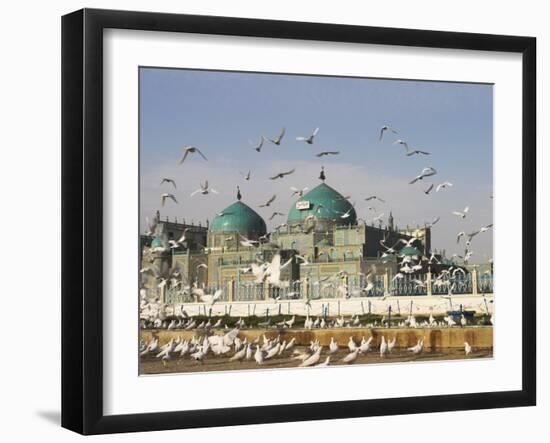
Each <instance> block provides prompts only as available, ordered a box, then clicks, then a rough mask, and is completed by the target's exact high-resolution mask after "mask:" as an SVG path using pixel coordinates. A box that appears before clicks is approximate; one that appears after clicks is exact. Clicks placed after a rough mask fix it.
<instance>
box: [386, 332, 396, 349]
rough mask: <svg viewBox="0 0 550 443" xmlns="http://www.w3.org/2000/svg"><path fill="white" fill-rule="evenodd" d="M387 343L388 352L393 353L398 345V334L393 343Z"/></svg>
mask: <svg viewBox="0 0 550 443" xmlns="http://www.w3.org/2000/svg"><path fill="white" fill-rule="evenodd" d="M387 343H388V352H391V351H393V348H395V344H396V343H397V334H396V335H395V337H393V340H392V341H388V342H387Z"/></svg>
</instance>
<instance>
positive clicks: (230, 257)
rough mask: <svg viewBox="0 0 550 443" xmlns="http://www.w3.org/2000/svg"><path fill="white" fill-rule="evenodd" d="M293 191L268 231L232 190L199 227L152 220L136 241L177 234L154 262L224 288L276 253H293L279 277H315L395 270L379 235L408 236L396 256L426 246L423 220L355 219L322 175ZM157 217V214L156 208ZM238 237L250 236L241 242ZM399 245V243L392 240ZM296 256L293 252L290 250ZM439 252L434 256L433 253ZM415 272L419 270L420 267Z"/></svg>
mask: <svg viewBox="0 0 550 443" xmlns="http://www.w3.org/2000/svg"><path fill="white" fill-rule="evenodd" d="M320 178H321V181H322V182H321V184H319V185H318V186H316V187H315V188H313V189H311V190H310V191H309V192H307V193H305V194H303V195H302V196H301V197H300V198H298V199H297V200H296V201H295V203H294V204H293V205H292V207H291V208H290V209H289V211H288V217H287V221H286V223H284V224H283V225H281V226H279V227H278V228H277V229H275V230H274V231H273V232H272V233H271V234H268V232H267V228H266V223H265V221H264V219H263V218H262V217H261V216H260V215H259V214H258V213H257V212H256V211H254V209H252V208H251V207H250V206H248V205H247V204H246V203H244V202H243V201H242V196H241V193H240V191H239V192H238V193H237V199H236V201H235V202H234V203H232V204H231V205H229V206H228V207H226V208H225V209H223V210H222V211H221V212H219V213H218V214H217V215H216V216H215V217H214V218H213V219H212V222H211V223H208V222H207V223H206V226H203V225H200V224H199V225H196V224H193V223H192V224H186V223H185V222H183V223H178V222H177V220H175V221H168V220H166V221H159V223H158V227H157V234H156V235H155V236H154V237H145V236H143V237H142V246H159V245H161V243H162V241H161V238H162V236H164V238H165V239H166V238H167V239H168V240H170V239H179V238H180V236H181V235H182V234H183V233H184V232H185V233H186V241H185V242H184V244H183V245H182V248H179V249H173V250H171V251H169V252H168V251H165V252H162V253H157V254H156V255H155V258H154V261H155V262H156V263H157V265H158V266H159V269H163V268H164V269H169V268H170V267H172V266H174V265H175V264H178V265H179V267H180V269H182V270H183V274H184V277H185V278H186V280H187V282H189V283H191V282H196V283H197V284H198V285H199V286H200V287H210V288H212V287H231V288H235V286H236V285H237V287H238V285H239V284H243V283H246V282H253V281H254V275H253V274H252V273H250V272H246V269H247V267H249V266H250V264H251V263H258V262H266V261H271V259H272V257H273V256H274V255H275V254H277V253H278V254H280V255H281V259H282V261H283V262H286V261H287V260H288V259H290V258H292V257H295V259H294V260H292V262H291V264H290V265H289V266H287V267H286V268H285V269H284V271H283V273H282V275H281V280H286V281H303V280H304V279H307V280H310V281H320V280H322V279H324V278H326V277H329V276H333V275H334V274H337V273H338V272H341V271H345V272H344V273H345V274H346V275H349V276H360V275H364V274H366V273H368V272H369V271H370V269H371V268H372V265H373V264H375V265H376V269H377V272H379V273H381V274H383V273H385V272H388V271H387V270H389V272H390V273H391V274H395V273H397V272H399V269H398V268H399V266H400V265H399V264H398V259H397V257H396V256H395V255H392V254H390V255H387V254H386V255H384V256H383V253H384V251H385V249H384V248H383V247H382V246H381V244H380V241H381V240H384V242H385V244H387V245H389V246H392V245H394V244H395V243H396V241H397V240H398V239H400V238H402V239H405V240H409V239H411V238H413V237H414V238H416V239H417V240H416V241H415V242H413V246H405V247H401V249H400V250H399V255H400V256H403V255H406V256H409V257H412V258H413V259H415V260H420V259H421V258H422V256H426V255H428V256H429V253H430V251H431V231H430V227H416V228H408V227H407V228H405V229H399V228H398V227H397V226H396V225H395V222H394V218H393V215H392V214H391V213H390V215H389V218H388V220H387V223H386V225H385V226H383V223H382V221H379V223H378V225H377V226H375V225H374V224H370V225H369V224H367V223H366V222H365V221H364V220H361V219H358V217H357V214H356V212H355V209H354V207H353V205H352V204H351V203H350V202H349V201H348V199H347V198H345V197H344V196H343V195H342V194H340V192H338V191H337V190H336V189H334V188H332V187H331V186H330V185H329V184H327V183H326V182H325V176H324V173H322V174H321V177H320ZM157 218H158V219H159V220H160V214H158V212H157ZM243 237H244V238H246V239H249V240H252V241H255V242H258V243H256V244H255V245H254V246H243V245H242V243H241V241H242V240H243ZM400 246H403V245H400ZM297 256H299V257H297ZM439 257H441V256H439ZM425 268H426V269H424V270H423V271H420V272H427V266H426V267H425Z"/></svg>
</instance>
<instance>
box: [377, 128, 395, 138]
mask: <svg viewBox="0 0 550 443" xmlns="http://www.w3.org/2000/svg"><path fill="white" fill-rule="evenodd" d="M385 131H391V132H393V133H394V134H397V131H395V130H393V129H392V128H390V127H389V125H384V126H382V127H381V128H380V137H379V140H382V137H383V136H384V132H385Z"/></svg>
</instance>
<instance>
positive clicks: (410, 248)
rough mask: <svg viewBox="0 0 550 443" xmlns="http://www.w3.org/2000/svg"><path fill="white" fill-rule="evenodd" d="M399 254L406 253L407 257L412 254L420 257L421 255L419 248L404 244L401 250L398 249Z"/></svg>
mask: <svg viewBox="0 0 550 443" xmlns="http://www.w3.org/2000/svg"><path fill="white" fill-rule="evenodd" d="M399 254H400V255H406V256H408V257H412V256H417V257H421V256H422V252H420V250H418V248H415V247H414V246H405V247H404V248H401V250H400V251H399Z"/></svg>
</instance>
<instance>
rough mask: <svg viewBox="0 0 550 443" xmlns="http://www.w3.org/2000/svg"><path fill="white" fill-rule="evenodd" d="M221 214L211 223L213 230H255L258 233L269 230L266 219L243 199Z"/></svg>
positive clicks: (261, 233) (245, 231)
mask: <svg viewBox="0 0 550 443" xmlns="http://www.w3.org/2000/svg"><path fill="white" fill-rule="evenodd" d="M220 214H221V215H220ZM220 214H218V215H216V217H214V219H213V220H212V223H210V231H211V232H240V233H242V234H245V233H247V232H248V233H250V232H253V233H256V234H258V235H264V234H265V233H266V232H267V230H266V226H265V222H264V219H263V218H262V217H260V216H259V215H258V213H257V212H256V211H254V209H252V208H250V207H249V206H247V205H245V204H244V203H243V202H241V201H238V202H235V203H233V204H232V205H230V206H228V207H227V208H225V209H224V210H223V211H222V212H221V213H220Z"/></svg>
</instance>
